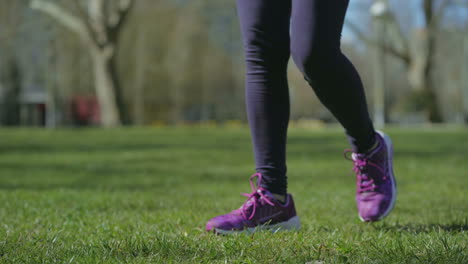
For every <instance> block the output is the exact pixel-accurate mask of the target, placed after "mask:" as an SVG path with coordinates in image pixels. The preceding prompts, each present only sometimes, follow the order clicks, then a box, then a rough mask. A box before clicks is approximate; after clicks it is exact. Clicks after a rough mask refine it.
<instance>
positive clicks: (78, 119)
mask: <svg viewBox="0 0 468 264" xmlns="http://www.w3.org/2000/svg"><path fill="white" fill-rule="evenodd" d="M71 107H72V109H71V112H72V117H73V121H74V122H75V124H77V125H80V126H88V125H97V124H99V123H100V121H101V118H100V115H99V102H98V100H97V98H96V97H95V96H74V97H72V100H71Z"/></svg>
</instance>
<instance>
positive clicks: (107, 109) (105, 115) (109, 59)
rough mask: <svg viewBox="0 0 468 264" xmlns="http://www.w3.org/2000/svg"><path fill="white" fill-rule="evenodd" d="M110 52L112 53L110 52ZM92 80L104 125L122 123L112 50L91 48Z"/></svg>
mask: <svg viewBox="0 0 468 264" xmlns="http://www.w3.org/2000/svg"><path fill="white" fill-rule="evenodd" d="M110 53H112V54H110ZM92 54H93V56H92V60H93V67H94V82H95V89H96V94H97V99H98V102H99V107H100V110H101V111H100V112H101V122H102V125H103V126H104V127H115V126H119V125H121V124H122V120H121V119H120V114H119V107H118V105H117V95H116V88H117V81H116V78H115V73H114V69H113V56H114V54H113V52H105V49H104V50H103V49H98V48H94V49H93V53H92Z"/></svg>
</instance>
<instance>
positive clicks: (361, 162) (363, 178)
mask: <svg viewBox="0 0 468 264" xmlns="http://www.w3.org/2000/svg"><path fill="white" fill-rule="evenodd" d="M349 153H351V155H349ZM353 154H354V155H353ZM344 156H345V158H346V159H347V160H350V161H352V162H353V163H354V167H353V171H354V173H355V174H356V176H357V181H358V192H359V193H364V192H373V191H375V189H376V187H377V186H376V184H375V179H374V178H373V177H372V175H371V174H369V173H367V171H368V169H369V167H370V166H372V167H374V168H376V169H378V170H379V171H380V172H381V174H382V175H384V176H383V178H382V179H383V180H386V179H387V176H386V174H385V170H384V169H383V168H382V167H381V166H379V165H378V164H376V163H374V162H372V161H371V160H370V158H369V156H367V155H366V154H356V153H353V151H352V150H345V153H344Z"/></svg>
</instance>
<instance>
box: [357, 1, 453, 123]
mask: <svg viewBox="0 0 468 264" xmlns="http://www.w3.org/2000/svg"><path fill="white" fill-rule="evenodd" d="M383 1H384V2H388V0H383ZM451 2H452V1H450V0H441V1H436V0H422V1H421V6H420V8H421V10H422V14H423V17H424V21H423V25H422V27H421V28H420V29H419V30H418V31H417V33H416V34H415V36H414V38H413V37H412V36H408V35H405V34H404V33H403V27H402V25H401V24H400V23H399V21H398V20H397V17H396V15H395V14H394V13H393V12H392V11H391V10H390V11H389V13H388V14H387V18H386V19H387V21H388V22H387V23H388V26H389V30H391V31H392V32H394V33H395V34H394V39H393V41H392V42H390V43H389V42H379V41H376V40H375V39H372V38H369V37H367V36H366V34H365V33H364V32H362V31H361V30H360V29H359V28H358V27H357V26H356V25H354V24H353V23H348V26H349V27H350V29H351V30H353V31H354V33H355V34H356V36H357V37H358V38H359V39H360V40H361V41H363V42H365V43H367V44H369V45H374V46H379V47H380V48H381V49H383V50H384V51H385V52H386V53H387V54H390V55H392V56H394V57H395V58H398V59H399V60H400V61H401V62H402V63H403V64H404V65H405V66H406V67H407V69H408V70H407V73H408V74H407V77H408V82H409V85H410V87H411V88H412V91H413V92H412V94H413V95H412V98H413V99H416V100H417V101H418V102H419V104H420V108H422V110H425V112H426V113H427V116H428V119H429V121H431V122H441V121H442V116H441V114H440V109H439V106H438V104H437V96H436V92H435V88H434V85H433V80H432V78H433V71H434V53H435V52H434V51H435V49H436V41H435V39H436V33H437V31H438V30H439V26H440V21H441V18H442V15H443V13H444V10H445V9H446V7H447V6H448V5H449V4H451Z"/></svg>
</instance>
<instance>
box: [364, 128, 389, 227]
mask: <svg viewBox="0 0 468 264" xmlns="http://www.w3.org/2000/svg"><path fill="white" fill-rule="evenodd" d="M376 132H377V133H378V134H379V135H380V136H381V137H382V138H383V139H384V142H385V145H386V146H387V157H388V160H387V162H388V164H390V179H391V181H392V193H393V196H392V200H391V201H390V206H389V207H388V208H387V210H385V212H384V213H383V214H382V215H381V216H380V217H379V218H377V220H374V221H379V220H381V219H382V218H384V217H386V216H387V215H388V214H389V213H390V212H391V211H392V209H393V207H394V206H395V201H396V197H397V187H396V180H395V175H394V174H393V144H392V140H391V139H390V137H389V136H387V134H385V133H384V132H382V131H379V130H377V131H376ZM359 219H361V221H363V222H369V221H366V220H364V218H362V217H361V215H359Z"/></svg>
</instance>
